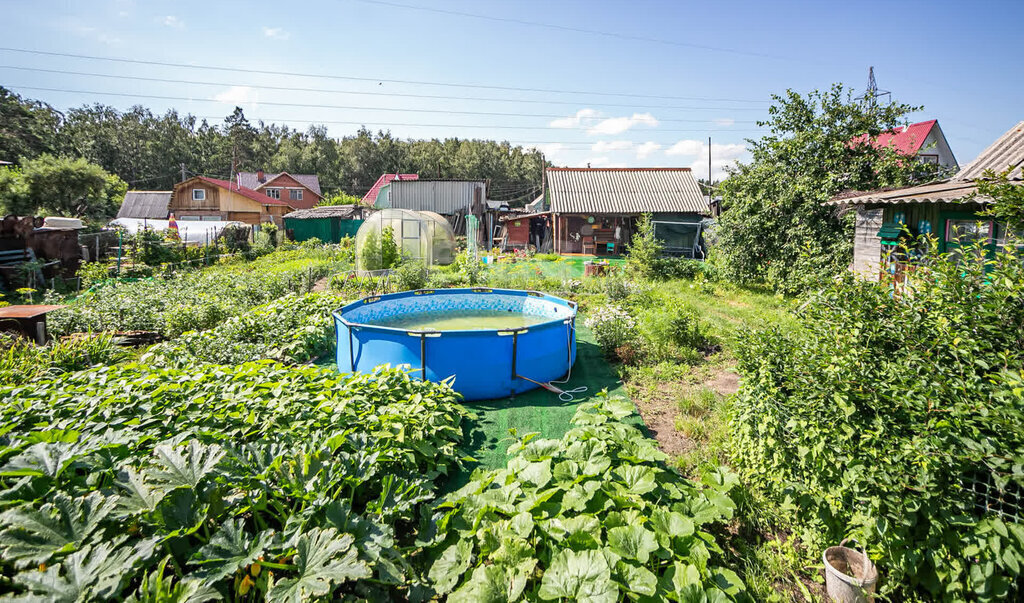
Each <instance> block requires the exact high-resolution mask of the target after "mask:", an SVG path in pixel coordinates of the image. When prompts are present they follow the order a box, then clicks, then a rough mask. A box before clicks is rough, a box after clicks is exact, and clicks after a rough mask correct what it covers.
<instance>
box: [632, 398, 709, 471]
mask: <svg viewBox="0 0 1024 603" xmlns="http://www.w3.org/2000/svg"><path fill="white" fill-rule="evenodd" d="M681 387H682V385H681V384H679V383H659V384H658V385H657V387H656V388H654V389H653V390H648V391H645V392H643V394H642V395H641V397H639V398H638V399H637V400H636V407H637V410H639V411H640V416H641V417H642V418H643V420H644V423H645V424H646V425H647V431H648V432H650V435H651V437H652V438H654V439H655V440H657V441H658V446H659V447H660V448H661V450H662V452H664V453H666V454H669V455H678V454H682V453H684V452H687V451H689V450H692V449H693V447H694V446H695V445H696V444H695V443H694V442H693V440H691V439H690V438H688V437H686V436H684V435H683V434H682V433H681V432H680V431H679V430H678V429H676V416H677V415H678V414H679V402H678V400H679V392H680V388H681Z"/></svg>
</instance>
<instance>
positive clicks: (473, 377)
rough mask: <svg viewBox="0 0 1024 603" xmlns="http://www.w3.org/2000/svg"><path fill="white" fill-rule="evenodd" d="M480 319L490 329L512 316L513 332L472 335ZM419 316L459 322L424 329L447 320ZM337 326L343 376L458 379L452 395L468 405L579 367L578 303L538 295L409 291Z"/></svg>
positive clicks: (373, 300) (372, 300)
mask: <svg viewBox="0 0 1024 603" xmlns="http://www.w3.org/2000/svg"><path fill="white" fill-rule="evenodd" d="M474 314H479V315H481V316H484V317H486V319H487V320H484V319H483V318H481V319H480V322H485V323H488V324H490V325H499V324H500V323H501V322H502V320H501V319H502V318H503V316H504V315H507V316H508V319H507V320H506V321H505V322H507V323H509V324H510V325H513V326H495V327H491V328H465V327H466V325H468V324H471V323H473V322H474V321H473V315H474ZM461 316H466V318H465V319H459V318H458V317H461ZM418 317H455V318H453V319H452V321H451V324H454V325H455V326H447V327H445V328H444V330H438V329H433V328H427V327H423V326H422V324H442V323H443V321H442V322H436V323H430V322H429V321H424V322H422V323H418V322H417V318H418ZM460 321H461V323H462V324H459V323H460ZM334 322H335V327H336V332H337V337H338V346H337V350H338V352H337V359H338V369H339V370H341V371H342V372H350V371H351V372H357V371H358V372H370V371H372V370H373V369H374V368H375V367H377V366H379V365H381V364H390V365H391V366H397V365H402V364H407V365H409V366H410V367H411V368H412V369H413V370H414V371H417V372H419V375H420V376H421V377H422V378H424V379H428V380H430V381H437V382H440V381H444V380H446V379H450V378H453V381H452V382H451V386H452V389H454V390H455V391H457V392H459V393H460V394H462V396H463V398H465V399H466V400H486V399H491V398H504V397H506V396H509V395H514V394H517V393H519V392H524V391H526V390H529V389H533V388H535V387H538V386H539V384H541V383H546V382H550V381H553V380H556V379H559V378H561V377H563V376H565V375H566V374H567V373H568V372H569V368H570V367H571V366H572V364H573V362H575V361H576V304H575V303H573V302H571V301H566V300H564V299H560V298H557V297H554V296H551V295H546V294H544V293H539V292H536V291H517V290H513V289H486V288H473V289H436V290H431V289H425V290H420V291H405V292H402V293H393V294H390V295H380V296H375V297H367V298H364V299H361V300H359V301H357V302H353V303H351V304H348V305H346V306H344V307H342V308H340V309H339V310H337V311H336V312H335V313H334ZM446 324H447V323H446ZM403 325H404V326H403ZM449 329H453V330H449Z"/></svg>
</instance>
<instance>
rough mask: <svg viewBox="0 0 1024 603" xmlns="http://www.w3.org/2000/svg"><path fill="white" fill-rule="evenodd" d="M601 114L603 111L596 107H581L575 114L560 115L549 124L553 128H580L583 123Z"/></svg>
mask: <svg viewBox="0 0 1024 603" xmlns="http://www.w3.org/2000/svg"><path fill="white" fill-rule="evenodd" d="M600 115H601V112H600V111H597V110H595V109H580V110H579V111H577V112H576V114H575V115H570V116H569V117H560V118H558V119H556V120H554V121H553V122H551V123H550V124H548V125H550V126H551V127H552V128H578V127H580V126H581V125H583V124H584V122H586V123H590V122H592V121H593V120H594V119H595V118H597V117H599V116H600Z"/></svg>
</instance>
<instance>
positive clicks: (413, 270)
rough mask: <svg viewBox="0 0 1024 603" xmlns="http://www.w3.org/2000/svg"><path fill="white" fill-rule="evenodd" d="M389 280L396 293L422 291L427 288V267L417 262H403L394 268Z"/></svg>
mask: <svg viewBox="0 0 1024 603" xmlns="http://www.w3.org/2000/svg"><path fill="white" fill-rule="evenodd" d="M391 280H392V282H393V283H394V284H395V287H396V289H397V290H398V291H413V290H416V289H423V288H425V287H426V286H427V267H426V265H424V264H423V262H421V261H419V260H416V261H413V262H405V263H403V264H402V265H401V266H399V267H398V268H395V271H394V273H392V275H391Z"/></svg>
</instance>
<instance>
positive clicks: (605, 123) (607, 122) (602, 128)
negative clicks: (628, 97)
mask: <svg viewBox="0 0 1024 603" xmlns="http://www.w3.org/2000/svg"><path fill="white" fill-rule="evenodd" d="M640 124H645V125H648V126H651V127H654V126H656V125H658V120H657V119H655V118H654V116H653V115H651V114H650V113H634V114H633V115H632V117H609V118H608V119H604V120H601V121H599V122H597V123H596V124H594V125H593V126H591V127H590V128H588V129H587V133H588V134H622V133H623V132H625V131H626V130H629V129H630V128H632V127H633V126H637V125H640Z"/></svg>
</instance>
